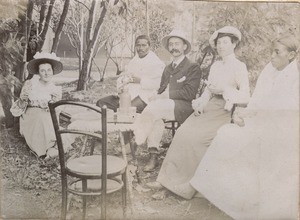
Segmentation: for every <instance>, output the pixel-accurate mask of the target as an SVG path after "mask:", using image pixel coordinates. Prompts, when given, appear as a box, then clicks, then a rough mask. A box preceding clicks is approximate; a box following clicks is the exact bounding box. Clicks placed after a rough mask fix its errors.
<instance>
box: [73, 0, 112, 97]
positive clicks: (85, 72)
mask: <svg viewBox="0 0 300 220" xmlns="http://www.w3.org/2000/svg"><path fill="white" fill-rule="evenodd" d="M101 7H102V11H101V14H100V17H99V19H98V22H97V24H96V27H95V31H94V34H93V37H92V39H91V40H90V41H89V44H88V45H87V48H86V51H85V53H84V58H83V62H82V69H81V71H80V72H79V80H78V84H77V91H80V90H86V89H87V83H88V80H89V75H90V71H91V65H92V58H93V55H94V50H95V45H96V43H97V40H98V37H99V33H100V29H101V26H102V24H103V21H104V17H105V15H106V12H107V8H106V6H105V4H102V6H101ZM90 16H91V14H90ZM92 23H93V22H92ZM88 28H89V27H88Z"/></svg>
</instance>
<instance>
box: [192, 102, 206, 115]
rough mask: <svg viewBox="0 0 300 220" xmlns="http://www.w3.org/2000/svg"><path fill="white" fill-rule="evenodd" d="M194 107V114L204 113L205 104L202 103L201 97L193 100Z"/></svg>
mask: <svg viewBox="0 0 300 220" xmlns="http://www.w3.org/2000/svg"><path fill="white" fill-rule="evenodd" d="M192 107H193V109H194V115H195V116H199V115H201V114H202V113H203V110H204V105H203V104H202V103H201V100H200V99H194V100H193V101H192Z"/></svg>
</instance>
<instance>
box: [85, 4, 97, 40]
mask: <svg viewBox="0 0 300 220" xmlns="http://www.w3.org/2000/svg"><path fill="white" fill-rule="evenodd" d="M95 7H96V0H93V2H92V5H91V8H90V10H89V19H88V23H87V29H86V45H88V44H89V43H90V41H91V40H92V39H91V37H92V28H93V24H94V20H95Z"/></svg>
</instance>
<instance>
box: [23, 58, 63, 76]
mask: <svg viewBox="0 0 300 220" xmlns="http://www.w3.org/2000/svg"><path fill="white" fill-rule="evenodd" d="M41 63H49V64H51V66H52V69H53V74H54V75H55V74H58V73H60V72H61V71H62V70H63V64H62V63H61V62H60V61H57V60H53V59H47V58H41V59H33V60H31V61H29V63H28V64H27V70H28V72H29V74H39V65H40V64H41Z"/></svg>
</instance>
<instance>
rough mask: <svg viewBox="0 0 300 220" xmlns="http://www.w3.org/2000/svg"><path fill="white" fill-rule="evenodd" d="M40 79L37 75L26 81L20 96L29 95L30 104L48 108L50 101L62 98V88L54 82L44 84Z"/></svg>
mask: <svg viewBox="0 0 300 220" xmlns="http://www.w3.org/2000/svg"><path fill="white" fill-rule="evenodd" d="M39 79H40V77H39V76H38V75H35V76H34V77H33V78H32V79H30V80H27V81H25V83H24V86H23V88H22V91H21V95H20V97H24V96H25V97H28V100H29V105H30V106H35V107H42V108H48V102H49V101H59V100H60V99H61V97H62V89H61V87H60V86H56V85H54V84H53V83H52V82H49V83H48V84H47V85H44V84H42V83H40V81H39Z"/></svg>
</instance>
